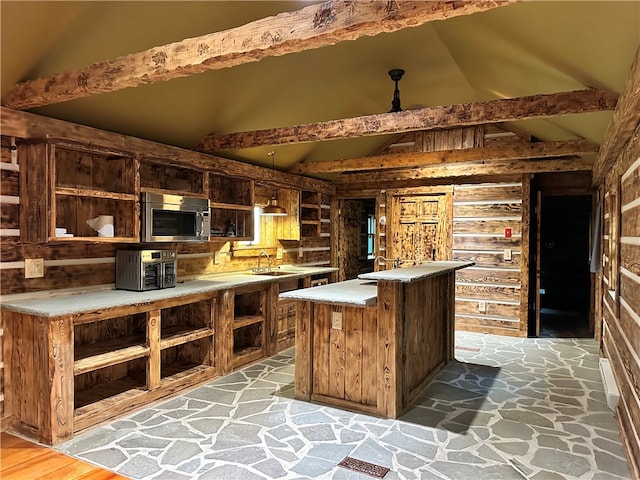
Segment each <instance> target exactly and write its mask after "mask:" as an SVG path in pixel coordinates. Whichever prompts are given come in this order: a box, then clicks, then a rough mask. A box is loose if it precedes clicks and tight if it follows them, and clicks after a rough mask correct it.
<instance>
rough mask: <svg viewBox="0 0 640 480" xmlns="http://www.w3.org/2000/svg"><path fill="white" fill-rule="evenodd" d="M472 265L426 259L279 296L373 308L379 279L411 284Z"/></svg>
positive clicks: (376, 298)
mask: <svg viewBox="0 0 640 480" xmlns="http://www.w3.org/2000/svg"><path fill="white" fill-rule="evenodd" d="M471 265H474V263H473V262H446V261H443V262H425V263H422V264H420V265H415V266H413V267H406V268H396V269H393V270H384V271H380V272H373V273H364V274H362V275H359V276H358V278H357V279H354V280H346V281H344V282H338V283H330V284H329V285H320V286H318V287H312V288H305V289H302V290H293V291H291V292H284V293H281V294H280V298H289V299H293V300H303V301H311V302H317V303H331V304H335V305H351V306H356V307H370V306H373V305H375V304H376V303H377V301H378V286H377V281H378V280H386V281H390V282H402V283H411V282H415V281H418V280H421V279H423V278H427V277H433V276H436V275H442V274H444V273H449V272H453V271H455V270H459V269H461V268H465V267H470V266H471Z"/></svg>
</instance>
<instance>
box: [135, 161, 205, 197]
mask: <svg viewBox="0 0 640 480" xmlns="http://www.w3.org/2000/svg"><path fill="white" fill-rule="evenodd" d="M140 191H141V192H153V193H159V194H163V193H165V194H166V193H170V194H172V195H188V196H192V197H198V196H200V197H203V198H206V197H207V194H208V192H207V191H206V179H205V173H204V171H202V170H198V169H195V168H189V167H186V166H177V165H167V164H166V161H165V163H163V161H162V160H161V159H150V158H144V159H142V160H141V161H140Z"/></svg>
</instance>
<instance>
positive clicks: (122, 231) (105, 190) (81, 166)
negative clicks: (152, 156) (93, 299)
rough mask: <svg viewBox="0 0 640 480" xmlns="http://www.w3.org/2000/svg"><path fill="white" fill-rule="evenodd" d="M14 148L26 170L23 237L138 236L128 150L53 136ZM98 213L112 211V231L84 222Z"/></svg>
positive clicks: (133, 165)
mask: <svg viewBox="0 0 640 480" xmlns="http://www.w3.org/2000/svg"><path fill="white" fill-rule="evenodd" d="M19 148H20V149H21V152H20V153H21V164H22V165H23V169H24V170H25V171H29V170H30V174H28V175H24V176H22V175H21V189H24V191H25V192H26V195H24V197H25V198H27V200H26V201H25V204H24V205H23V212H24V215H21V220H20V225H21V226H20V229H21V232H25V233H24V240H26V241H34V242H51V241H65V242H67V241H71V242H73V241H83V242H86V241H99V242H118V243H122V242H136V241H138V239H139V228H140V226H139V224H140V222H139V219H138V206H137V205H138V203H137V202H138V196H137V186H136V169H137V161H136V160H135V159H134V158H133V156H132V155H131V154H130V153H128V152H125V151H121V150H117V149H112V148H106V147H100V146H97V145H84V144H80V143H76V142H72V141H68V140H63V139H54V138H44V139H32V140H29V141H28V142H25V143H23V144H22V145H20V147H19ZM22 159H23V160H22ZM23 162H24V163H23ZM100 215H110V216H113V220H114V222H113V223H114V227H113V236H99V235H98V232H97V231H96V230H94V229H92V228H91V227H90V226H89V224H88V223H87V221H88V220H90V219H92V218H95V217H98V216H100ZM22 236H23V235H22V233H21V237H22Z"/></svg>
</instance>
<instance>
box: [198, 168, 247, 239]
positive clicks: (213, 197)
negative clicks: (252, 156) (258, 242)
mask: <svg viewBox="0 0 640 480" xmlns="http://www.w3.org/2000/svg"><path fill="white" fill-rule="evenodd" d="M208 193H209V201H210V202H211V205H210V207H211V211H210V219H211V240H217V239H220V240H253V232H254V228H253V205H254V195H255V190H254V182H253V180H250V179H247V178H234V177H227V176H222V175H215V174H213V173H209V192H208Z"/></svg>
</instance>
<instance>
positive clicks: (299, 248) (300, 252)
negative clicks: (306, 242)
mask: <svg viewBox="0 0 640 480" xmlns="http://www.w3.org/2000/svg"><path fill="white" fill-rule="evenodd" d="M302 257H304V250H303V249H302V247H298V258H302Z"/></svg>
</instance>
